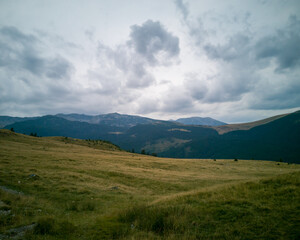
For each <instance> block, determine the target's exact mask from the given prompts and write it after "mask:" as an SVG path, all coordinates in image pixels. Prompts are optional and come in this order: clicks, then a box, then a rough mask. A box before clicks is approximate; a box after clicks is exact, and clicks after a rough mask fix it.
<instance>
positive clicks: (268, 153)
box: [161, 111, 300, 163]
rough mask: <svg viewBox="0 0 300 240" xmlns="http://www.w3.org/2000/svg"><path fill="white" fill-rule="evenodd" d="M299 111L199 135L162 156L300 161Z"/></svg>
mask: <svg viewBox="0 0 300 240" xmlns="http://www.w3.org/2000/svg"><path fill="white" fill-rule="evenodd" d="M299 146H300V112H299V111H298V112H295V113H292V114H289V115H287V116H285V117H282V118H279V119H277V120H274V121H272V122H270V123H267V124H263V125H260V126H257V127H254V128H252V129H250V130H239V131H232V132H229V133H226V134H223V135H217V136H211V137H208V138H205V139H204V138H198V139H194V140H193V141H191V142H188V143H186V144H184V145H183V146H182V147H181V149H175V148H171V149H168V150H166V151H165V152H163V153H161V155H163V156H171V157H182V156H184V157H188V158H239V159H258V160H260V159H265V160H278V161H279V160H280V159H281V160H283V161H287V162H296V163H300V147H299Z"/></svg>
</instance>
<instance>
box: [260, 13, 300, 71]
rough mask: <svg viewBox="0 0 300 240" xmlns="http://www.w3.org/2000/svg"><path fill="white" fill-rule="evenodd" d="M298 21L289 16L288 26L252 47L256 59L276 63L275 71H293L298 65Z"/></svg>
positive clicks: (299, 29) (299, 26) (299, 24)
mask: <svg viewBox="0 0 300 240" xmlns="http://www.w3.org/2000/svg"><path fill="white" fill-rule="evenodd" d="M299 42H300V21H299V20H298V18H297V17H296V16H290V18H289V21H288V24H287V26H286V27H285V28H283V29H278V30H277V31H276V33H275V34H273V35H271V36H265V37H263V38H261V39H260V40H259V41H258V42H257V43H256V45H255V46H254V50H255V54H256V59H257V60H262V59H266V60H268V62H269V63H270V61H271V59H275V60H276V62H277V64H278V65H277V68H276V71H278V72H280V71H281V70H285V69H293V68H295V67H297V66H299V65H300V54H299V53H300V44H299Z"/></svg>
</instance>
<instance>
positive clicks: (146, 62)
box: [97, 20, 180, 89]
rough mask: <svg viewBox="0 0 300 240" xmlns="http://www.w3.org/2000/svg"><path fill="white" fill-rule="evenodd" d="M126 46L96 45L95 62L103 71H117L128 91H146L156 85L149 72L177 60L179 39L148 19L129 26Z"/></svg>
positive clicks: (158, 23) (159, 24)
mask: <svg viewBox="0 0 300 240" xmlns="http://www.w3.org/2000/svg"><path fill="white" fill-rule="evenodd" d="M130 29H131V33H130V36H129V37H130V38H129V40H128V41H127V43H126V44H120V45H118V46H117V47H116V48H110V47H108V46H105V45H104V44H102V43H99V44H98V52H97V55H98V59H99V62H100V61H101V64H103V63H105V64H106V68H110V69H114V71H115V70H116V69H118V70H119V71H121V73H122V74H123V76H122V78H123V80H125V82H126V85H125V86H124V87H128V88H131V89H141V88H147V87H149V86H151V85H153V84H155V83H156V79H155V76H154V75H153V74H152V73H151V72H152V70H153V69H154V68H155V67H160V66H164V67H167V66H170V65H171V64H173V63H174V62H173V60H176V59H177V58H178V55H179V52H180V49H179V38H178V37H176V36H173V34H172V33H170V32H168V31H167V30H166V29H165V28H164V27H163V25H162V24H161V23H160V22H154V21H152V20H147V21H146V22H144V23H143V24H142V25H141V26H139V25H133V26H131V28H130Z"/></svg>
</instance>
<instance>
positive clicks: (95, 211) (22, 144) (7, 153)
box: [0, 130, 300, 239]
mask: <svg viewBox="0 0 300 240" xmlns="http://www.w3.org/2000/svg"><path fill="white" fill-rule="evenodd" d="M299 169H300V168H299V166H298V165H294V164H290V165H289V164H286V163H280V164H278V163H276V162H268V161H246V160H243V161H242V160H239V161H234V160H220V159H218V160H216V161H214V160H212V159H168V158H158V157H152V156H147V155H140V154H133V153H128V152H125V151H119V150H118V149H117V148H116V147H113V146H111V145H110V144H108V143H103V142H98V143H97V142H88V141H84V140H74V139H65V138H61V137H47V138H46V137H45V138H37V137H30V136H26V135H21V134H16V133H12V132H10V131H8V130H0V185H1V186H6V187H9V188H11V189H15V190H18V191H22V192H24V194H25V195H24V196H23V197H21V198H22V199H23V200H22V201H25V202H26V203H24V204H25V205H26V204H27V205H28V208H30V209H31V210H32V214H31V215H30V216H27V215H24V214H23V215H22V214H21V215H20V216H18V219H16V220H15V221H12V223H11V224H6V225H4V226H2V227H1V228H0V230H2V231H3V232H5V231H7V230H8V229H9V228H12V227H15V226H18V225H22V224H27V223H29V222H32V221H33V222H36V221H38V220H39V219H40V218H41V217H45V216H52V217H55V218H60V219H65V220H66V221H68V222H70V223H71V224H73V225H74V226H76V227H77V228H78V229H79V230H78V231H79V233H76V234H77V235H76V234H75V235H74V236H73V237H71V236H69V237H70V238H74V239H76V238H78V236H79V235H80V236H81V239H89V238H90V237H91V236H94V234H96V232H94V230H93V226H94V225H95V224H96V225H97V224H99V221H100V222H102V223H103V219H105V218H107V217H109V216H113V215H115V214H117V213H118V212H119V211H121V210H122V211H123V210H124V209H127V208H130V207H132V206H135V205H139V204H146V205H148V206H153V205H157V204H161V203H166V202H169V201H173V200H176V199H177V198H180V197H187V196H193V195H197V194H200V193H205V192H214V191H219V190H221V189H223V188H226V187H228V186H233V185H236V184H239V183H245V182H258V181H259V180H261V179H264V178H269V177H272V176H277V175H282V174H288V173H292V172H295V171H299ZM31 174H36V175H37V176H38V178H37V179H31V178H30V175H31ZM7 194H8V193H4V192H3V191H2V195H0V196H2V197H4V198H8V195H7ZM24 199H25V200H24ZM17 202H18V201H17V200H13V201H12V203H14V204H15V205H14V204H12V205H14V206H15V208H18V204H19V203H17ZM24 204H23V205H24ZM12 207H13V206H12ZM13 208H14V207H13ZM37 209H41V211H40V212H37ZM19 211H20V210H19ZM108 222H110V221H108ZM102 223H101V224H102ZM103 224H104V223H103ZM105 224H106V223H105ZM111 224H112V225H113V224H114V223H111ZM105 226H106V225H105ZM109 226H110V225H109ZM109 226H108V228H110V227H109ZM103 228H105V227H103ZM80 229H81V230H80ZM82 229H89V230H86V235H82V231H83V230H82ZM91 229H92V230H91ZM103 231H104V230H103ZM105 231H107V232H109V231H110V230H105ZM78 234H79V235H78ZM103 234H104V233H103ZM107 234H108V233H107ZM104 235H105V234H104ZM104 235H103V236H104ZM108 236H110V235H109V234H108ZM56 237H57V235H56ZM56 237H55V238H56ZM40 238H43V237H41V236H40Z"/></svg>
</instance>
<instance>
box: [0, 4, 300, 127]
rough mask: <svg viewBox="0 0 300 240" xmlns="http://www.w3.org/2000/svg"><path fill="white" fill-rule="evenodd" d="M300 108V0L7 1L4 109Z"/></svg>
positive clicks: (2, 40) (3, 15)
mask: <svg viewBox="0 0 300 240" xmlns="http://www.w3.org/2000/svg"><path fill="white" fill-rule="evenodd" d="M299 109H300V1H299V0H243V1H241V0H226V1H224V0H209V1H204V0H195V1H192V0H191V1H187V0H175V1H174V0H164V1H162V0H151V1H149V0H110V1H104V0H85V1H83V0H80V1H79V0H78V1H76V0H70V1H67V0H51V1H50V0H49V1H45V0H35V1H33V0H18V1H15V0H0V115H10V116H37V115H46V114H56V113H84V114H91V115H96V114H102V113H110V112H119V113H124V114H135V115H141V116H147V117H152V118H158V119H166V120H168V119H176V118H179V117H190V116H201V117H208V116H209V117H213V118H216V119H218V120H221V121H225V122H228V123H233V122H246V121H252V120H258V119H262V118H265V117H269V116H273V115H276V114H280V113H287V112H293V111H296V110H299Z"/></svg>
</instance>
